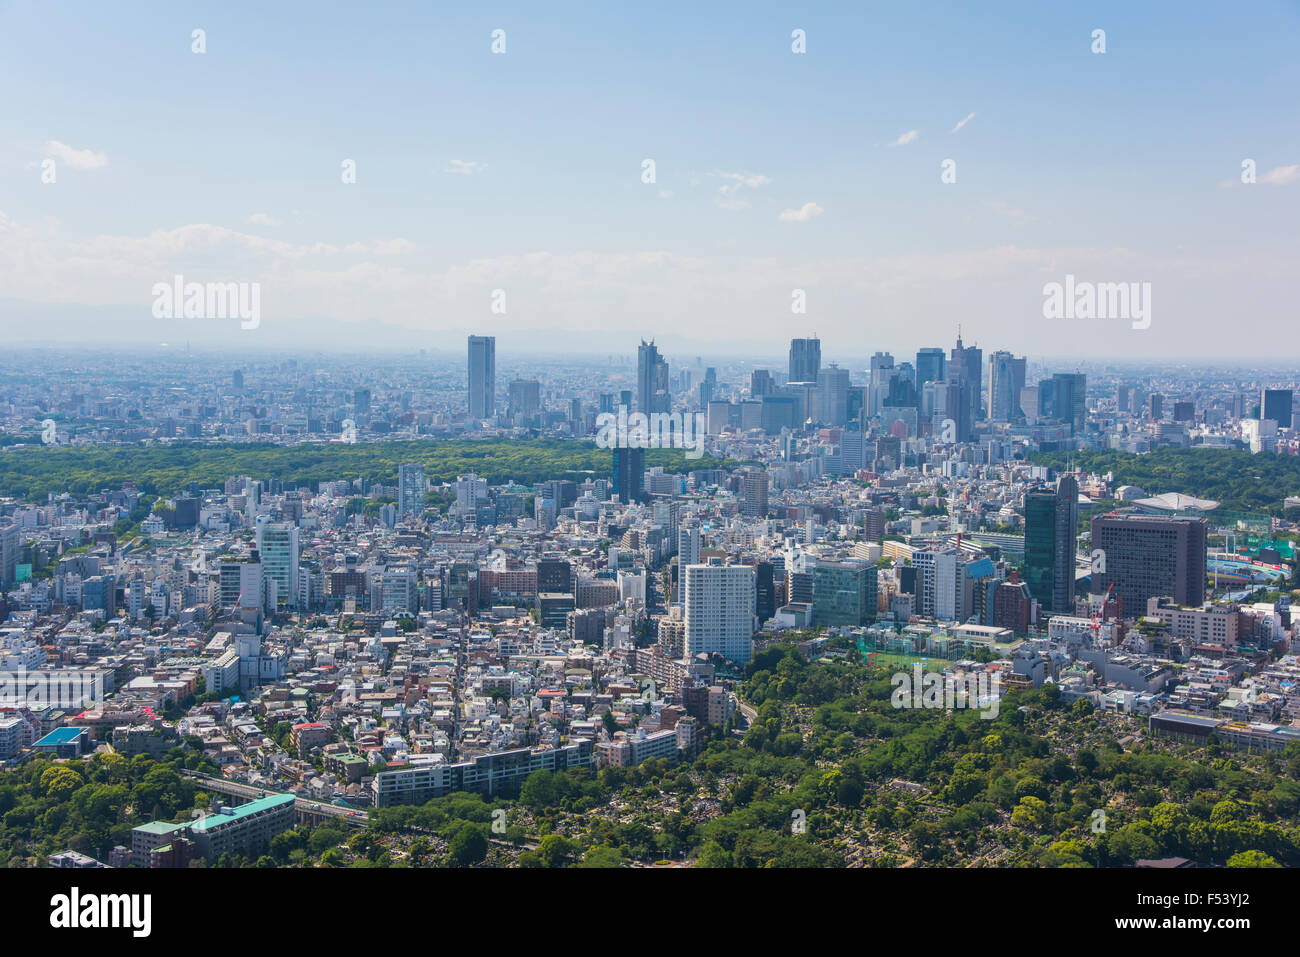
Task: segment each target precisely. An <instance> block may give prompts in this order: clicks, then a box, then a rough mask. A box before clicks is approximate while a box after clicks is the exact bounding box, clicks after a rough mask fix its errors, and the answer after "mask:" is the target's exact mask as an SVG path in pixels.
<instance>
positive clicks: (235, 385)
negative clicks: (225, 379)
mask: <svg viewBox="0 0 1300 957" xmlns="http://www.w3.org/2000/svg"><path fill="white" fill-rule="evenodd" d="M230 386H231V388H232V389H234V390H235V391H236V392H243V391H244V372H243V370H242V369H236V370H235V371H234V372H232V373H231V374H230Z"/></svg>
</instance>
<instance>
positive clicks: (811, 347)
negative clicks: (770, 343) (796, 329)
mask: <svg viewBox="0 0 1300 957" xmlns="http://www.w3.org/2000/svg"><path fill="white" fill-rule="evenodd" d="M821 368H822V341H821V340H820V339H791V340H790V378H789V380H788V381H790V382H816V381H817V373H818V372H820V371H821Z"/></svg>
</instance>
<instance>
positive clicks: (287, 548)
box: [257, 518, 298, 608]
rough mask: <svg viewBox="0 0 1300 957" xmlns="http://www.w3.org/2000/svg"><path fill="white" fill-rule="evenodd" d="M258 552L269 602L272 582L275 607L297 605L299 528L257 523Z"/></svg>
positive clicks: (285, 524)
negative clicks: (273, 584)
mask: <svg viewBox="0 0 1300 957" xmlns="http://www.w3.org/2000/svg"><path fill="white" fill-rule="evenodd" d="M257 551H258V554H259V555H260V556H261V559H262V569H263V572H264V573H265V576H266V587H267V589H268V595H267V603H268V604H269V603H270V594H269V591H270V589H271V584H272V582H274V583H275V607H276V608H287V607H294V606H296V605H297V604H298V527H297V526H296V525H294V524H292V523H290V522H268V521H265V519H264V518H259V519H258V522H257Z"/></svg>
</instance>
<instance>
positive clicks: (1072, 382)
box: [1052, 372, 1088, 432]
mask: <svg viewBox="0 0 1300 957" xmlns="http://www.w3.org/2000/svg"><path fill="white" fill-rule="evenodd" d="M1052 381H1053V382H1055V383H1056V409H1057V418H1059V419H1060V420H1061V421H1062V422H1065V423H1067V424H1068V425H1069V426H1070V428H1071V429H1072V430H1073V431H1075V432H1082V431H1083V427H1084V425H1086V424H1087V420H1088V401H1087V400H1088V377H1087V376H1086V375H1085V374H1084V373H1082V372H1058V373H1057V374H1056V375H1054V376H1052Z"/></svg>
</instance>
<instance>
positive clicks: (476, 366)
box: [469, 336, 497, 420]
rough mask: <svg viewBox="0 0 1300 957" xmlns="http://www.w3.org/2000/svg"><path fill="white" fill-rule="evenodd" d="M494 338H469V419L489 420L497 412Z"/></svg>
mask: <svg viewBox="0 0 1300 957" xmlns="http://www.w3.org/2000/svg"><path fill="white" fill-rule="evenodd" d="M496 396H497V339H496V336H470V337H469V417H470V418H471V419H476V420H477V419H490V418H491V417H492V416H494V415H496V411H497V398H496Z"/></svg>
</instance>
